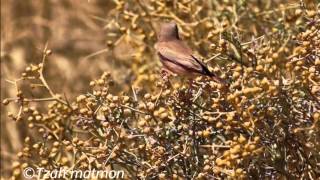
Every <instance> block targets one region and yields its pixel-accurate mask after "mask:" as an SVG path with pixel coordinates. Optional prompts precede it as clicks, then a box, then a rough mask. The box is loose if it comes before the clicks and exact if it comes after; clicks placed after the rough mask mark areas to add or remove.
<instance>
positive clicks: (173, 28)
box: [158, 22, 180, 41]
mask: <svg viewBox="0 0 320 180" xmlns="http://www.w3.org/2000/svg"><path fill="white" fill-rule="evenodd" d="M174 39H180V38H179V32H178V26H177V24H176V23H175V22H169V23H163V24H161V27H160V32H159V33H158V41H169V40H174Z"/></svg>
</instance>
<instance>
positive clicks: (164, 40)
mask: <svg viewBox="0 0 320 180" xmlns="http://www.w3.org/2000/svg"><path fill="white" fill-rule="evenodd" d="M155 49H156V51H157V54H158V56H159V58H160V61H161V63H162V64H163V69H164V70H165V71H167V72H169V73H172V74H177V75H181V76H186V77H194V76H198V75H204V76H209V77H211V78H212V79H213V80H214V81H216V82H218V83H221V84H223V85H224V84H225V83H224V81H223V80H222V79H221V78H219V77H218V76H216V75H215V74H214V73H212V72H210V71H209V69H208V68H207V66H206V65H205V64H204V63H203V62H201V61H200V60H199V59H197V58H196V57H195V55H194V54H193V52H192V50H191V49H190V48H189V47H188V46H187V45H186V44H185V43H184V42H183V41H182V40H181V39H180V37H179V32H178V26H177V24H176V23H174V22H170V23H164V24H162V25H161V28H160V32H159V33H158V42H157V43H156V44H155Z"/></svg>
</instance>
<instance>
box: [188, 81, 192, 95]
mask: <svg viewBox="0 0 320 180" xmlns="http://www.w3.org/2000/svg"><path fill="white" fill-rule="evenodd" d="M192 85H193V80H192V79H189V88H188V94H189V95H190V97H191V96H192Z"/></svg>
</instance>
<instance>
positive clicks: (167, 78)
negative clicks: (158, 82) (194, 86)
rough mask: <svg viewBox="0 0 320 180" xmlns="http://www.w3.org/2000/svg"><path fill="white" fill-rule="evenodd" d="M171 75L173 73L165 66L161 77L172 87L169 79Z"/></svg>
mask: <svg viewBox="0 0 320 180" xmlns="http://www.w3.org/2000/svg"><path fill="white" fill-rule="evenodd" d="M170 75H171V73H170V72H169V71H168V70H167V69H165V68H162V69H161V78H162V79H163V81H164V83H165V84H166V85H169V86H171V87H172V84H171V82H170V80H169V77H170Z"/></svg>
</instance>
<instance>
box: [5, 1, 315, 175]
mask: <svg viewBox="0 0 320 180" xmlns="http://www.w3.org/2000/svg"><path fill="white" fill-rule="evenodd" d="M114 2H115V7H114V9H112V10H111V11H110V13H109V14H108V15H107V17H106V18H101V17H95V18H97V19H100V20H102V21H103V22H104V23H105V29H106V37H105V38H106V44H107V46H108V50H110V51H111V50H112V56H111V57H109V58H114V59H116V60H117V61H116V63H117V64H121V65H122V68H123V66H124V67H125V68H124V69H125V70H122V69H121V70H120V72H117V73H119V74H121V73H124V74H127V77H126V78H125V79H126V81H125V82H129V83H130V84H132V86H126V84H119V83H117V82H118V81H114V78H113V77H114V76H113V74H115V73H114V71H110V73H107V72H105V73H103V75H102V76H101V77H100V78H99V79H97V80H93V81H91V82H90V84H89V85H90V88H88V89H87V91H88V92H87V93H84V94H81V95H79V96H77V98H76V99H75V100H70V99H68V98H66V95H64V94H63V93H61V94H59V93H56V92H55V91H53V90H52V89H51V87H50V86H49V85H48V82H47V80H46V78H45V74H44V72H45V71H46V70H47V69H50V66H47V64H46V62H47V59H48V57H50V55H51V53H52V52H51V50H50V49H48V48H47V47H45V48H44V51H43V58H42V61H41V62H40V63H39V62H38V63H36V64H33V65H28V66H27V68H26V69H25V71H24V72H23V73H22V78H20V79H17V80H15V81H11V83H12V84H13V85H14V86H15V87H16V89H17V92H16V97H10V98H7V99H4V100H3V104H9V103H13V102H15V103H16V105H17V106H18V107H19V108H20V111H19V112H18V113H9V117H10V118H11V119H13V120H15V121H18V123H22V122H24V125H25V126H24V127H25V128H28V129H29V130H28V133H27V137H26V138H25V141H24V143H23V148H22V149H21V151H20V152H19V153H18V154H17V156H18V157H19V160H18V161H16V162H14V163H13V165H14V166H13V168H12V169H10V170H9V171H10V172H11V175H12V177H13V178H18V177H21V170H22V169H23V168H25V167H27V166H31V167H37V166H40V167H44V168H46V169H56V168H59V167H68V168H73V169H110V168H111V169H121V170H125V174H126V178H127V179H145V178H146V179H154V178H159V179H167V178H172V179H179V178H184V179H205V178H206V179H211V178H214V177H215V178H231V179H245V178H250V179H265V178H267V179H279V178H288V179H298V178H301V179H315V178H317V177H319V176H320V166H319V163H320V162H319V161H320V158H319V154H318V153H319V151H320V146H319V141H320V136H319V117H320V112H319V108H320V104H319V100H320V98H319V97H320V84H319V82H320V76H319V73H320V58H319V50H320V48H319V47H320V44H319V42H320V33H319V29H320V21H319V9H318V7H317V5H316V4H315V3H314V2H312V1H306V2H305V3H303V2H301V3H290V2H286V1H284V2H280V1H265V2H261V1H259V2H257V3H254V2H249V1H223V2H222V1H221V2H220V1H201V0H199V1H181V2H180V1H179V2H178V1H154V0H150V1H143V0H138V1H121V0H118V1H114ZM165 19H169V20H174V21H175V22H177V23H178V24H179V27H180V29H181V31H180V32H181V35H182V37H183V39H184V40H186V41H187V42H189V44H190V46H192V47H193V49H195V50H197V52H199V54H200V55H202V56H204V57H207V58H206V60H205V62H207V63H208V64H209V65H211V66H212V67H214V68H212V69H211V70H212V71H215V72H216V73H218V74H219V75H220V76H221V77H223V78H224V79H226V81H228V82H229V84H230V87H228V88H227V89H223V88H222V87H221V86H220V85H219V84H216V83H214V82H213V81H211V80H210V79H207V78H205V77H199V78H197V79H194V80H193V81H192V83H190V84H189V83H186V82H185V81H184V80H181V78H172V79H169V80H168V79H162V78H161V77H160V76H159V66H158V64H157V63H158V61H156V60H155V59H156V57H155V55H154V50H153V44H154V43H155V41H156V31H157V29H158V28H159V27H158V25H159V23H160V22H162V21H164V20H165ZM73 70H74V69H73ZM73 70H72V69H70V71H73ZM115 71H116V70H115ZM35 84H41V85H42V86H43V87H44V88H45V89H46V91H47V93H46V94H47V95H49V96H45V97H44V96H41V94H40V95H39V96H38V97H33V96H32V95H31V94H30V93H31V91H34V89H37V88H38V87H37V86H35ZM22 85H23V86H27V87H29V88H23V89H21V88H20V87H21V86H22ZM119 89H120V90H119ZM48 102H49V103H48Z"/></svg>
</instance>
